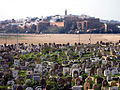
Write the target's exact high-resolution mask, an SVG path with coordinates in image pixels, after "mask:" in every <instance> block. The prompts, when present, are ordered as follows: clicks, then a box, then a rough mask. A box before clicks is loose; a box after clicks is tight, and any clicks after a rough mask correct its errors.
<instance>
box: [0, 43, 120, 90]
mask: <svg viewBox="0 0 120 90" xmlns="http://www.w3.org/2000/svg"><path fill="white" fill-rule="evenodd" d="M0 90H120V41H118V42H116V43H112V42H102V41H100V42H99V41H98V42H97V43H96V44H90V43H88V44H83V43H75V44H70V43H67V44H56V43H44V44H40V43H39V44H38V45H35V44H27V43H18V44H10V45H7V44H3V45H0Z"/></svg>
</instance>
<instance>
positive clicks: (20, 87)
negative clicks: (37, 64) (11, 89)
mask: <svg viewBox="0 0 120 90" xmlns="http://www.w3.org/2000/svg"><path fill="white" fill-rule="evenodd" d="M16 90H24V89H23V87H22V86H18V87H17V89H16Z"/></svg>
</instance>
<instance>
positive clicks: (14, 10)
mask: <svg viewBox="0 0 120 90" xmlns="http://www.w3.org/2000/svg"><path fill="white" fill-rule="evenodd" d="M65 9H67V10H68V14H74V15H81V14H86V15H90V16H93V17H97V18H101V19H108V20H111V19H114V20H119V21H120V10H119V9H120V0H1V1H0V20H5V19H12V18H15V19H20V18H25V17H41V16H49V15H56V14H59V15H64V11H65Z"/></svg>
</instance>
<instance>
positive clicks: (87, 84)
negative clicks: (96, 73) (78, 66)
mask: <svg viewBox="0 0 120 90" xmlns="http://www.w3.org/2000/svg"><path fill="white" fill-rule="evenodd" d="M88 89H90V83H89V82H85V83H84V90H88Z"/></svg>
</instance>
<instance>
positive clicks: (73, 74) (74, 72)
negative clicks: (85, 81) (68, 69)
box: [72, 69, 79, 78]
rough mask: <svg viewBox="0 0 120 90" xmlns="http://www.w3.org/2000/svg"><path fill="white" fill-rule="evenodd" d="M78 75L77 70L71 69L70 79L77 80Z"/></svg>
mask: <svg viewBox="0 0 120 90" xmlns="http://www.w3.org/2000/svg"><path fill="white" fill-rule="evenodd" d="M78 75H79V69H73V70H72V77H74V78H77V77H78Z"/></svg>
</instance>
